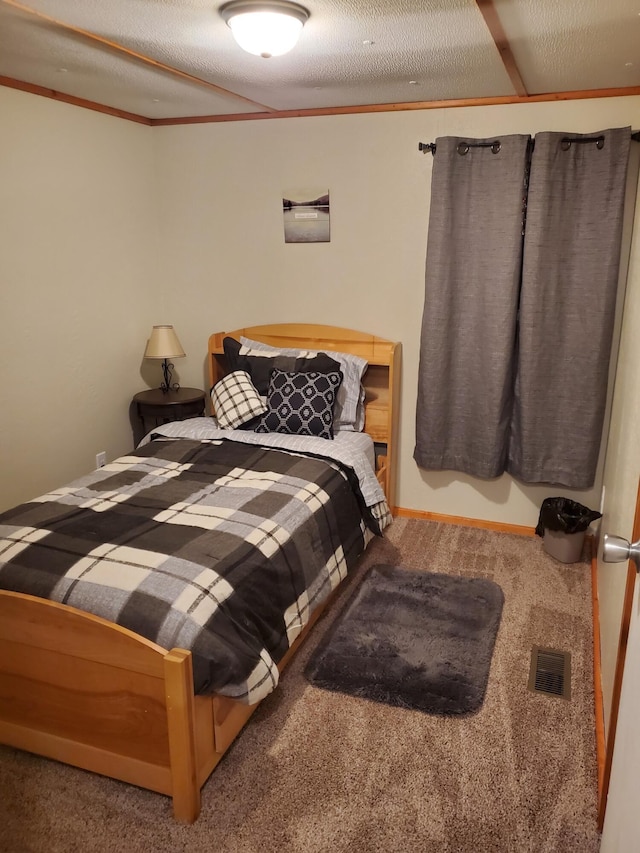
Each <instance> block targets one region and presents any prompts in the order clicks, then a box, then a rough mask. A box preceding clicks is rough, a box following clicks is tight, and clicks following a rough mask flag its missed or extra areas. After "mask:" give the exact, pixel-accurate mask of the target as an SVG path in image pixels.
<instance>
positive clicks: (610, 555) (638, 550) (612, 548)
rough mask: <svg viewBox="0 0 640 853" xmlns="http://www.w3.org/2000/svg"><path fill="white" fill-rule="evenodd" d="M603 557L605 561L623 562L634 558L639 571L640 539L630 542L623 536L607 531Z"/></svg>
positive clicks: (603, 545)
mask: <svg viewBox="0 0 640 853" xmlns="http://www.w3.org/2000/svg"><path fill="white" fill-rule="evenodd" d="M602 559H603V560H604V561H605V563H622V562H624V561H625V560H633V562H634V563H635V564H636V569H637V571H639V572H640V539H638V541H637V542H633V543H632V544H630V543H629V541H628V540H627V539H623V538H622V536H610V535H609V534H608V533H605V534H604V539H603V544H602Z"/></svg>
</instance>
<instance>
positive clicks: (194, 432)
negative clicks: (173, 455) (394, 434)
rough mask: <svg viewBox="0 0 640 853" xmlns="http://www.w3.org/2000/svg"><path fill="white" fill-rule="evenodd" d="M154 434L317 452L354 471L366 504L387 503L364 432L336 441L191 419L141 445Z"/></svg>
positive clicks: (338, 436) (170, 426) (341, 434)
mask: <svg viewBox="0 0 640 853" xmlns="http://www.w3.org/2000/svg"><path fill="white" fill-rule="evenodd" d="M151 435H165V436H168V437H171V438H194V439H220V438H229V439H233V441H240V442H244V443H245V444H261V445H264V446H267V447H279V448H282V449H283V450H292V451H294V452H295V451H300V452H302V453H316V454H317V455H318V456H327V457H329V458H330V459H335V460H336V461H337V462H342V463H343V464H344V465H348V466H349V467H350V468H353V470H354V471H355V473H356V475H357V477H358V481H359V483H360V489H361V491H362V496H363V497H364V500H365V503H366V505H367V506H369V507H373V506H375V505H376V504H379V503H381V502H382V503H385V504H386V501H385V496H384V492H383V491H382V487H381V486H380V483H378V480H377V478H376V475H375V451H374V445H373V439H372V438H371V436H370V435H368V434H367V433H364V432H352V431H350V430H341V431H339V432H337V433H336V434H335V437H334V439H333V441H330V440H328V439H326V438H316V437H314V436H306V435H284V434H283V433H278V432H260V433H256V432H250V431H248V430H241V429H221V428H220V427H219V426H218V424H217V421H216V420H215V418H210V417H208V418H189V419H187V420H185V421H174V422H172V423H168V424H162V425H161V426H158V427H155V428H154V429H152V430H151V432H149V433H148V434H147V435H146V436H145V437H144V438H143V439H142V441H141V442H140V445H139V446H142V445H143V444H147V442H148V441H149V440H150V436H151Z"/></svg>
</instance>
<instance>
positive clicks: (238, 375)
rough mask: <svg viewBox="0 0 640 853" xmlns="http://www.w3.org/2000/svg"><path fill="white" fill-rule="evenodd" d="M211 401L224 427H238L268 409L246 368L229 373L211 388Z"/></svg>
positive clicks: (217, 417) (217, 418) (219, 421)
mask: <svg viewBox="0 0 640 853" xmlns="http://www.w3.org/2000/svg"><path fill="white" fill-rule="evenodd" d="M211 402H212V404H213V411H214V413H215V416H216V420H217V421H218V423H219V424H220V426H221V427H222V428H223V429H236V428H237V427H239V426H240V425H241V424H244V423H246V422H247V421H250V420H253V419H254V418H255V417H257V416H258V415H262V414H263V413H264V412H266V411H267V404H266V402H265V399H264V397H261V396H260V395H259V394H258V392H257V391H256V388H255V386H254V384H253V382H252V381H251V377H250V376H249V374H248V373H246V371H244V370H234V371H233V373H227V375H226V376H223V377H222V379H221V380H220V381H219V382H216V384H215V385H214V386H213V388H212V389H211Z"/></svg>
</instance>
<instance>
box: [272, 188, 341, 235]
mask: <svg viewBox="0 0 640 853" xmlns="http://www.w3.org/2000/svg"><path fill="white" fill-rule="evenodd" d="M282 216H283V219H284V242H285V243H328V242H330V240H331V232H330V228H329V190H314V189H309V188H307V189H296V190H287V191H285V192H284V193H283V194H282Z"/></svg>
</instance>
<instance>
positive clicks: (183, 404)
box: [133, 388, 204, 435]
mask: <svg viewBox="0 0 640 853" xmlns="http://www.w3.org/2000/svg"><path fill="white" fill-rule="evenodd" d="M133 403H134V406H135V409H136V412H137V414H138V417H139V418H140V422H141V423H142V429H143V435H146V434H147V433H148V432H149V430H151V429H153V428H154V427H157V426H160V425H161V424H168V423H170V422H171V421H183V420H184V419H185V418H197V417H199V416H200V415H204V391H201V390H200V389H199V388H178V390H177V391H166V392H165V391H163V390H162V389H161V388H153V389H151V390H150V391H140V392H139V393H138V394H136V395H135V396H134V398H133Z"/></svg>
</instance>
